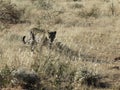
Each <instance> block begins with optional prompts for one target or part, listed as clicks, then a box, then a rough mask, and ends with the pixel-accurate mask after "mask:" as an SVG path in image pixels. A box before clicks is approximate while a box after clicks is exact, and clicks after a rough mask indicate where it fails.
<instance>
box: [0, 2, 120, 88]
mask: <svg viewBox="0 0 120 90" xmlns="http://www.w3.org/2000/svg"><path fill="white" fill-rule="evenodd" d="M6 1H7V0H6ZM41 2H42V3H41ZM10 4H15V5H16V7H14V8H17V9H20V10H24V13H23V14H22V17H21V20H23V21H25V22H23V23H17V24H6V23H5V24H3V23H2V22H0V23H1V24H0V69H1V71H2V70H3V71H7V70H9V69H10V71H11V69H18V68H19V67H26V68H28V69H30V70H31V69H33V70H34V71H36V72H37V73H38V74H39V77H40V78H41V81H40V83H41V89H45V90H94V89H95V90H103V89H105V90H119V89H120V83H119V81H120V72H119V69H120V67H119V66H120V64H119V61H117V62H113V60H114V58H116V57H119V55H120V49H119V48H120V45H119V44H120V38H119V37H120V34H119V32H120V31H119V23H120V20H119V17H120V12H119V7H120V5H119V2H118V1H117V0H116V1H115V0H113V1H111V0H92V1H90V0H84V1H83V0H56V1H55V0H52V1H50V0H45V1H43V0H30V1H28V0H26V1H25V0H11V2H10ZM32 27H39V28H44V29H47V30H50V31H53V30H56V31H57V36H56V39H57V41H58V42H61V43H62V45H63V46H66V47H67V48H70V50H73V51H76V52H78V53H79V54H81V55H83V56H84V59H85V60H87V61H82V59H83V58H82V57H81V58H80V60H78V59H76V60H73V59H70V58H69V56H72V54H70V55H65V54H64V53H63V52H62V53H60V52H56V51H54V50H48V49H47V48H46V47H43V52H41V53H37V54H34V53H33V52H31V51H30V47H29V46H26V45H24V44H23V43H22V36H24V35H25V34H26V33H27V31H28V30H29V29H30V28H32ZM54 48H58V47H54ZM61 50H62V51H64V48H62V49H61ZM89 57H91V58H92V59H95V60H101V61H103V63H99V62H97V63H96V62H94V60H93V62H88V61H91V60H90V59H91V58H89ZM107 62H109V63H107ZM6 65H7V66H8V68H7V70H6V68H5V69H4V67H6ZM115 66H117V67H118V69H116V68H114V67H115ZM1 75H3V74H1V73H0V76H1ZM3 76H6V77H7V76H8V77H9V73H7V74H4V75H3ZM10 79H11V78H9V79H8V80H10ZM3 80H4V79H3ZM88 83H92V84H90V85H89V84H88ZM5 84H6V85H7V86H5ZM3 86H4V87H11V86H9V85H8V81H7V83H6V82H5V83H4V85H3ZM3 86H2V87H3ZM18 87H19V86H18ZM3 90H4V89H3ZM18 90H19V88H18Z"/></svg>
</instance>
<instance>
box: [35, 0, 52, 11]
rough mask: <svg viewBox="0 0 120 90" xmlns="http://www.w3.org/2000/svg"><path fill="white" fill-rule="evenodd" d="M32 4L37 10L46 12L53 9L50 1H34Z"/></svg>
mask: <svg viewBox="0 0 120 90" xmlns="http://www.w3.org/2000/svg"><path fill="white" fill-rule="evenodd" d="M33 4H34V5H35V6H36V7H37V8H39V9H44V10H48V9H52V8H53V1H52V0H36V1H33Z"/></svg>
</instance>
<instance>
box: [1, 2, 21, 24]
mask: <svg viewBox="0 0 120 90" xmlns="http://www.w3.org/2000/svg"><path fill="white" fill-rule="evenodd" d="M21 15H22V10H18V9H17V8H16V6H15V5H14V4H11V2H5V1H3V0H1V1H0V22H2V23H10V24H15V23H18V22H20V19H21Z"/></svg>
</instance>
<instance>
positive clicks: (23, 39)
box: [22, 36, 26, 44]
mask: <svg viewBox="0 0 120 90" xmlns="http://www.w3.org/2000/svg"><path fill="white" fill-rule="evenodd" d="M25 38H26V36H23V38H22V41H23V43H24V44H26V41H25Z"/></svg>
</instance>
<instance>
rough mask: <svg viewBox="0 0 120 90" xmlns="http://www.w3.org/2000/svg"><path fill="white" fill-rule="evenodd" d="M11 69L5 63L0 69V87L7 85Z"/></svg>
mask: <svg viewBox="0 0 120 90" xmlns="http://www.w3.org/2000/svg"><path fill="white" fill-rule="evenodd" d="M11 79H12V78H11V69H10V68H9V67H8V66H7V65H6V66H5V67H4V68H3V69H2V70H1V71H0V87H7V86H8V85H9V84H10V81H11Z"/></svg>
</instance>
